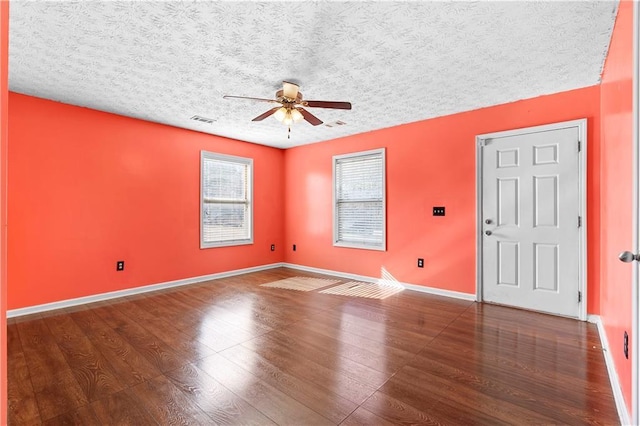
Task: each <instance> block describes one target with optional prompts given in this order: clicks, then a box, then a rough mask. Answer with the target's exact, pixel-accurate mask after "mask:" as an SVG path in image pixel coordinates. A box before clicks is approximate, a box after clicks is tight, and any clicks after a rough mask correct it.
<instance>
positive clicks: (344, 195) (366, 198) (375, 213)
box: [333, 149, 386, 250]
mask: <svg viewBox="0 0 640 426" xmlns="http://www.w3.org/2000/svg"><path fill="white" fill-rule="evenodd" d="M384 154H385V152H384V149H378V150H374V151H366V152H360V153H355V154H347V155H339V156H335V157H333V172H334V173H333V182H334V185H333V186H334V213H333V218H334V226H333V229H334V245H336V246H342V247H355V248H368V249H375V250H385V248H386V238H385V234H386V233H385V229H386V223H385V219H386V215H385V210H386V209H385V155H384Z"/></svg>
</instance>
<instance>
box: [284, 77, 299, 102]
mask: <svg viewBox="0 0 640 426" xmlns="http://www.w3.org/2000/svg"><path fill="white" fill-rule="evenodd" d="M299 89H300V86H298V85H297V84H294V83H289V82H288V81H283V82H282V95H283V96H284V97H285V98H289V99H295V98H296V96H298V90H299Z"/></svg>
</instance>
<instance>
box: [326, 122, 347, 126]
mask: <svg viewBox="0 0 640 426" xmlns="http://www.w3.org/2000/svg"><path fill="white" fill-rule="evenodd" d="M345 124H347V123H345V122H344V121H340V120H338V121H334V122H333V123H325V126H327V127H337V126H344V125H345Z"/></svg>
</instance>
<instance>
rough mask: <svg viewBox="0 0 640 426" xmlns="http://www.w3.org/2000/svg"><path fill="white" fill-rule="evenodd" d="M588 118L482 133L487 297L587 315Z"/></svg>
mask: <svg viewBox="0 0 640 426" xmlns="http://www.w3.org/2000/svg"><path fill="white" fill-rule="evenodd" d="M581 125H582V126H584V125H585V122H584V120H581V121H576V122H570V123H566V125H562V124H560V125H550V126H540V127H536V128H530V129H522V130H517V131H510V132H501V133H496V134H493V135H485V136H483V137H479V141H480V142H481V148H480V149H481V153H480V155H481V161H482V163H481V164H482V175H481V179H482V184H481V198H482V201H481V213H480V218H481V219H482V225H481V228H480V230H481V232H482V234H481V237H480V238H481V239H482V243H481V250H482V253H481V259H482V273H481V278H482V283H481V285H482V297H483V300H484V301H486V302H493V303H499V304H504V305H510V306H516V307H521V308H525V309H531V310H536V311H542V312H548V313H552V314H557V315H563V316H569V317H575V318H578V317H580V316H581V303H583V302H584V297H583V296H584V295H583V294H582V290H581V271H580V268H581V258H580V256H581V237H580V227H581V226H582V225H583V223H582V222H584V218H583V217H581V202H582V197H581V185H582V182H581V180H580V159H579V157H580V155H582V152H581V151H582V149H581V148H582V147H581V146H580V145H581V143H580V137H581V134H582V131H583V128H582V127H581Z"/></svg>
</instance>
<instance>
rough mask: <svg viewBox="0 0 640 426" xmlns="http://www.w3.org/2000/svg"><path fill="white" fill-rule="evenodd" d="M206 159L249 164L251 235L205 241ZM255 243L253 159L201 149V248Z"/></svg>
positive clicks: (248, 200)
mask: <svg viewBox="0 0 640 426" xmlns="http://www.w3.org/2000/svg"><path fill="white" fill-rule="evenodd" d="M205 160H218V161H225V162H229V163H237V164H243V165H247V166H248V172H247V185H248V188H247V200H246V201H245V202H246V203H247V204H248V205H249V208H248V215H249V217H248V219H247V220H248V224H247V225H248V226H249V237H248V238H243V239H239V240H225V241H213V242H205V241H204V204H205V199H204V191H203V184H204V162H205ZM246 244H253V159H252V158H245V157H236V156H233V155H225V154H217V153H214V152H209V151H201V152H200V248H201V249H206V248H213V247H228V246H239V245H246Z"/></svg>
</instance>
